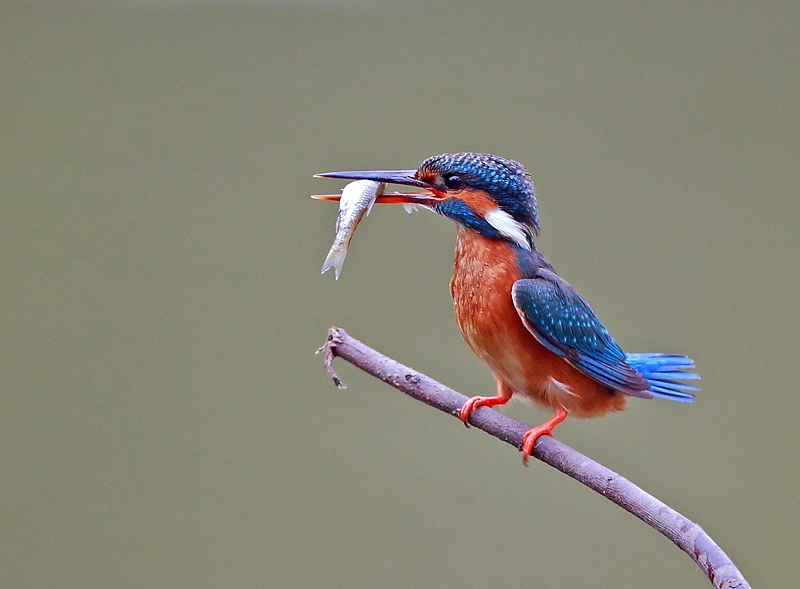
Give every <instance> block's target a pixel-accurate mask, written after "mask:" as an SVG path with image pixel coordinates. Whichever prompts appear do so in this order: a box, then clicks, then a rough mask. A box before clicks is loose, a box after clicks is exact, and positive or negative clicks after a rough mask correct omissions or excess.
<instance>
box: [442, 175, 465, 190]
mask: <svg viewBox="0 0 800 589" xmlns="http://www.w3.org/2000/svg"><path fill="white" fill-rule="evenodd" d="M444 185H445V187H446V188H447V189H448V190H461V189H462V188H464V180H462V179H461V176H459V175H458V174H448V175H447V176H445V177H444Z"/></svg>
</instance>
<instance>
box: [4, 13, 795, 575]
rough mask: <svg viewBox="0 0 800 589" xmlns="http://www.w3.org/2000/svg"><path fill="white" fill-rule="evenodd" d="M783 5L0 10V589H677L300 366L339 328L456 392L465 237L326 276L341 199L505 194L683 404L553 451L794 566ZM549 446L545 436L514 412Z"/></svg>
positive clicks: (426, 432) (529, 486) (505, 452)
mask: <svg viewBox="0 0 800 589" xmlns="http://www.w3.org/2000/svg"><path fill="white" fill-rule="evenodd" d="M798 23H800V5H798V4H797V3H794V2H785V3H779V2H774V3H768V4H757V3H753V2H731V3H725V4H724V5H723V4H711V3H694V2H665V3H644V4H643V3H641V2H636V1H633V0H631V1H625V0H623V1H619V2H613V3H589V2H558V3H554V2H553V3H551V2H514V1H512V0H498V1H495V2H491V3H471V4H470V3H460V2H447V1H444V2H439V3H436V4H435V5H432V4H431V3H427V2H405V3H393V2H388V1H386V2H380V1H373V2H370V1H368V0H364V1H362V2H350V1H348V0H341V1H336V2H333V1H332V2H324V1H322V0H320V1H316V2H315V1H297V2H291V1H288V0H287V1H278V0H276V1H272V2H256V1H254V0H253V1H250V2H237V1H233V0H231V1H227V2H225V1H205V2H202V1H191V0H183V1H177V0H176V1H173V2H168V1H158V0H152V1H148V2H138V1H135V0H129V1H126V0H117V1H111V0H109V1H105V2H104V1H101V0H97V1H94V2H91V1H85V2H50V3H46V2H36V3H33V2H31V3H15V2H4V3H2V4H1V5H0V52H1V53H2V59H1V60H0V72H1V75H2V84H1V85H0V97H1V98H0V99H1V100H2V109H0V130H1V131H2V133H0V169H1V170H2V174H0V194H1V196H0V199H1V200H0V207H2V213H0V240H2V246H1V247H0V256H1V257H2V260H0V330H1V332H2V338H0V346H2V350H1V353H0V394H1V395H2V410H0V420H1V421H0V468H1V469H2V477H0V485H2V497H3V501H2V506H1V507H0V521H1V522H2V525H1V526H0V550H1V551H2V554H3V557H2V562H0V585H2V586H4V587H20V588H27V587H82V588H86V587H187V588H189V587H192V588H196V587H449V586H459V587H486V586H493V587H510V586H537V587H554V588H573V587H586V586H592V587H609V588H610V587H635V588H644V587H647V588H650V587H697V588H703V587H708V586H710V585H709V584H708V580H707V579H705V578H704V577H703V575H702V574H701V573H700V572H699V570H698V569H697V568H696V567H695V565H694V564H693V563H692V562H691V561H690V560H689V558H687V557H686V556H685V555H684V554H682V553H681V552H680V551H679V550H678V549H677V548H676V547H675V546H673V545H672V544H671V543H670V542H669V541H667V540H665V539H664V538H663V537H661V536H659V535H658V534H657V533H655V532H654V531H653V530H651V529H650V528H648V527H647V526H645V525H644V524H642V523H641V522H639V521H638V520H636V519H634V518H633V517H632V516H630V515H628V514H626V513H624V512H622V511H621V510H620V509H618V508H617V507H615V506H613V505H612V504H610V503H609V502H608V501H606V500H604V499H602V498H601V497H599V496H597V495H595V494H594V493H592V492H590V491H589V490H587V489H585V488H583V487H581V486H580V485H579V484H577V483H576V482H574V481H573V480H571V479H569V478H567V477H565V476H563V475H561V474H559V473H557V472H555V471H554V470H552V469H551V468H549V467H547V466H545V465H543V464H541V463H534V464H533V465H532V467H531V468H529V469H525V468H523V467H522V466H521V464H520V457H519V454H518V453H517V452H516V451H515V450H514V449H513V448H511V447H509V446H505V445H503V444H501V443H500V442H498V441H496V440H494V439H492V438H489V437H488V436H486V435H485V434H483V433H481V432H479V431H477V430H466V429H465V428H464V427H463V426H462V425H461V424H460V423H459V422H458V421H457V420H455V419H452V418H450V417H448V416H446V415H443V414H441V413H438V412H436V411H434V410H432V409H430V408H427V407H425V406H423V405H422V404H420V403H417V402H413V401H411V400H410V399H408V398H406V397H404V396H403V395H401V394H400V393H397V392H396V391H394V390H393V389H391V388H389V387H388V386H387V385H384V384H382V383H380V382H378V381H376V380H374V379H372V378H370V377H367V376H365V375H364V374H362V373H360V372H359V371H357V370H356V369H354V368H352V367H350V366H348V365H346V364H345V363H344V362H339V363H338V364H337V367H338V370H339V374H340V376H342V378H343V379H344V381H345V382H346V383H347V384H348V385H349V388H348V389H347V390H346V391H340V390H337V389H336V388H334V386H333V385H332V383H331V382H330V379H329V378H328V375H327V373H326V372H325V370H324V369H323V367H322V363H321V358H320V357H319V356H315V355H314V350H315V349H316V348H317V347H318V346H320V345H321V344H322V343H323V342H324V340H325V335H326V330H327V328H328V327H329V326H330V325H332V324H336V325H340V326H342V327H344V328H346V329H347V330H348V331H349V332H350V333H351V334H352V335H353V336H355V337H358V338H360V339H362V340H363V341H365V342H366V343H368V344H370V345H371V346H373V347H376V348H377V349H379V350H381V351H382V352H384V353H386V354H388V355H391V356H393V357H394V358H396V359H398V360H400V361H401V362H404V363H406V364H409V365H411V366H413V367H415V368H416V369H418V370H421V371H424V372H426V373H427V374H429V375H431V376H432V377H434V378H437V379H439V380H441V381H442V382H444V383H446V384H448V385H450V386H452V387H454V388H456V389H459V390H461V391H462V392H464V393H465V394H468V395H475V394H486V393H487V392H493V390H494V388H493V382H492V379H491V376H490V374H489V371H488V370H487V369H486V368H485V367H484V366H483V364H482V363H481V362H480V361H479V360H478V359H477V358H476V357H474V356H473V355H472V353H471V352H470V351H469V350H468V348H467V347H466V345H465V344H464V343H463V342H462V340H461V337H460V335H459V333H458V330H457V328H456V325H455V321H454V318H453V314H452V303H451V301H450V299H449V294H448V283H449V279H450V273H451V265H452V258H453V245H454V228H453V226H452V223H451V222H450V221H448V220H446V219H443V218H440V217H437V216H435V215H432V214H429V213H425V212H419V213H415V214H413V215H411V216H408V215H406V214H405V213H404V212H403V210H402V209H401V208H399V207H388V206H387V207H376V208H375V210H374V211H373V213H372V216H371V217H369V219H368V220H366V221H365V222H364V223H363V224H362V225H361V227H360V229H359V231H358V233H357V235H356V236H355V239H354V240H353V244H352V247H351V249H350V254H349V256H348V258H347V263H346V264H345V267H344V271H343V273H342V277H341V279H340V280H339V281H338V282H335V281H334V279H333V275H332V273H330V274H326V275H324V276H320V274H319V269H320V266H321V264H322V261H323V259H324V257H325V254H326V252H327V250H328V247H329V246H330V243H331V240H332V239H333V234H334V219H335V215H336V206H335V205H333V204H331V203H320V202H315V201H312V200H311V199H310V198H309V195H310V194H314V193H325V192H336V191H338V190H339V189H340V188H341V187H342V185H343V182H337V181H334V180H319V179H313V178H312V174H314V173H316V172H323V171H329V170H340V169H368V168H390V169H391V168H413V167H416V166H417V165H418V164H419V163H420V162H421V161H422V160H423V159H424V158H426V157H428V156H430V155H434V154H437V153H440V152H446V151H467V150H474V151H487V152H491V153H496V154H499V155H503V156H505V157H509V158H513V159H517V160H519V161H521V162H523V163H524V164H525V165H526V166H527V167H528V169H529V170H530V171H531V173H532V174H533V177H534V180H535V181H536V183H537V189H538V196H539V202H540V214H541V219H542V230H543V231H542V237H541V238H540V239H539V241H538V245H539V247H540V249H542V250H543V252H544V253H545V255H547V256H548V257H549V259H550V260H551V262H552V263H553V264H554V265H555V266H556V268H557V269H558V270H559V271H560V273H561V274H562V275H563V276H564V277H565V278H566V279H567V280H569V281H570V282H571V283H572V284H573V285H574V286H575V287H576V288H577V289H578V290H579V291H580V292H581V293H582V294H583V295H584V296H585V297H586V298H587V299H588V300H589V301H590V302H591V304H592V305H593V307H594V309H595V310H596V311H597V312H598V314H599V315H600V316H601V317H602V318H603V320H604V322H605V323H606V324H607V325H608V326H609V328H610V329H611V331H612V333H613V334H614V335H615V337H616V338H617V339H618V341H619V342H620V343H621V345H622V346H623V347H624V348H625V349H626V350H628V351H664V352H676V353H683V354H687V355H691V356H692V357H694V358H695V359H696V361H697V365H698V368H699V371H700V372H701V374H702V376H703V381H702V386H703V390H702V392H701V394H700V396H699V398H698V402H697V403H696V404H695V405H694V406H685V405H681V404H677V403H667V402H659V401H652V402H646V401H639V400H635V399H634V400H631V402H630V403H629V410H628V411H627V412H625V413H622V414H617V415H613V416H610V417H606V418H604V419H600V420H592V421H580V420H568V421H567V423H565V424H564V425H563V426H561V427H560V428H559V430H558V437H559V438H560V439H561V440H562V441H564V442H566V443H568V444H570V445H572V446H573V447H575V448H576V449H578V450H580V451H581V452H584V453H586V454H588V455H589V456H591V457H592V458H594V459H596V460H599V461H600V462H602V463H604V464H605V465H606V466H608V467H609V468H611V469H613V470H615V471H618V472H620V473H621V474H623V475H624V476H626V477H628V478H630V479H631V480H632V481H634V482H635V483H637V484H639V485H641V486H642V487H643V488H644V489H646V490H648V491H649V492H651V493H653V494H655V495H656V496H658V497H659V498H660V499H662V500H664V501H665V502H667V503H668V504H670V505H671V506H673V507H675V508H676V509H678V510H679V511H681V512H682V513H684V514H685V515H686V516H688V517H689V518H692V519H694V520H695V521H697V522H699V523H700V524H701V525H702V526H703V527H704V528H705V529H706V530H707V531H708V532H709V533H710V534H711V536H712V537H713V538H714V539H715V540H716V541H717V542H719V543H720V545H721V546H722V547H723V549H725V550H726V551H727V552H728V553H729V554H730V556H731V557H732V558H733V559H734V561H735V562H736V563H737V564H738V566H739V567H740V568H741V570H742V571H743V572H744V574H745V576H746V577H747V578H748V580H749V581H750V582H751V583H752V584H753V585H754V586H763V587H777V586H786V583H787V582H788V581H787V580H788V579H790V578H794V577H795V576H796V575H795V569H796V559H797V547H798V546H799V545H800V517H799V516H800V514H799V513H798V511H800V510H799V509H798V502H797V488H798V486H800V469H798V468H797V456H798V452H800V441H799V438H798V434H797V428H796V420H797V415H798V413H800V395H798V387H797V378H796V375H795V373H794V371H795V370H796V368H797V366H798V364H800V357H799V356H800V355H799V354H798V351H799V350H800V344H798V335H797V334H798V333H799V332H800V308H799V306H798V297H797V293H798V288H799V287H800V275H799V273H798V254H800V236H799V235H798V230H797V224H798V219H800V204H798V198H797V194H798V190H799V189H800V173H799V172H798V169H799V168H798V161H799V160H800V147H799V146H798V137H800V115H799V114H798V113H799V112H800V111H799V110H798V96H800V67H799V65H798V64H800V37H798V35H797V27H798ZM507 411H508V413H510V414H511V415H513V416H514V417H516V418H519V419H522V420H524V421H526V422H528V423H531V424H535V423H539V422H541V421H542V420H544V419H545V418H546V417H548V415H546V414H544V413H541V412H538V411H536V410H534V409H532V408H530V407H527V406H525V405H522V404H519V405H515V406H513V407H511V408H510V409H508V410H507Z"/></svg>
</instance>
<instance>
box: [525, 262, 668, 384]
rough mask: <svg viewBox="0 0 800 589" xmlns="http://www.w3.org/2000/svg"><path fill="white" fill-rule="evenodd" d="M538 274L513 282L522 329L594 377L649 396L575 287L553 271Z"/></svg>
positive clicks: (621, 352)
mask: <svg viewBox="0 0 800 589" xmlns="http://www.w3.org/2000/svg"><path fill="white" fill-rule="evenodd" d="M537 275H538V277H537V278H530V279H522V280H517V281H516V282H515V283H514V287H513V289H512V293H511V294H512V297H513V299H514V306H515V307H516V308H517V312H518V313H519V316H520V317H521V318H522V322H523V323H524V324H525V327H527V328H528V331H530V332H531V333H532V334H533V336H534V337H535V338H536V339H537V340H538V341H539V343H541V344H542V345H543V346H544V347H546V348H547V349H548V350H550V351H551V352H553V353H555V354H558V355H559V356H561V357H562V358H564V359H565V360H566V361H567V362H569V363H570V364H572V365H573V366H574V367H575V368H577V369H578V370H580V371H581V372H583V373H584V374H586V375H587V376H590V377H592V378H593V379H595V380H596V381H598V382H600V383H602V384H604V385H605V386H607V387H609V388H611V389H613V390H615V391H621V392H623V393H627V394H629V395H633V396H635V397H645V398H650V397H652V396H653V395H652V393H651V392H650V390H649V389H650V385H649V383H648V382H647V379H646V378H645V377H644V375H642V373H640V372H638V371H636V370H634V369H633V368H632V367H631V366H630V365H629V364H628V363H627V362H626V356H625V352H623V351H622V349H621V348H620V347H619V345H618V344H617V342H615V341H614V338H612V337H611V334H610V333H608V330H607V329H606V328H605V326H604V325H603V324H602V323H601V322H600V319H599V318H598V317H597V315H595V313H594V311H592V308H591V307H590V306H589V305H588V303H587V302H586V301H584V300H583V298H582V297H581V295H579V294H578V293H577V292H576V291H575V289H574V288H572V287H571V286H570V285H569V284H568V283H567V282H566V281H565V280H564V279H563V278H561V277H560V276H558V275H557V274H556V273H555V272H552V271H550V270H546V269H540V270H539V271H538V273H537Z"/></svg>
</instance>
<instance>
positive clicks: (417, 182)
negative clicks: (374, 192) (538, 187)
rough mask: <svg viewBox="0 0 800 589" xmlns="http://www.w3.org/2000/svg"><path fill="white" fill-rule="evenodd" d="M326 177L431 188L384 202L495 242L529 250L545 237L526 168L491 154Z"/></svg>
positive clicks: (455, 156)
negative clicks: (420, 210)
mask: <svg viewBox="0 0 800 589" xmlns="http://www.w3.org/2000/svg"><path fill="white" fill-rule="evenodd" d="M319 176H322V177H326V178H347V179H353V180H359V179H366V180H375V181H379V182H388V183H391V184H402V185H406V186H415V187H419V188H423V189H425V192H417V193H387V194H384V195H383V196H380V197H378V200H377V202H379V203H381V202H383V203H411V204H418V205H422V206H425V207H428V208H430V209H432V210H434V211H435V212H437V213H439V214H441V215H444V216H446V217H450V218H451V219H453V220H454V221H456V222H457V223H459V224H461V225H463V226H464V227H467V228H469V229H472V230H474V231H477V232H479V233H481V234H482V235H484V236H486V237H489V238H492V239H505V240H507V241H510V242H512V243H514V244H516V245H517V246H519V247H522V248H525V249H531V247H532V246H533V236H534V235H538V234H539V218H538V216H537V213H536V195H535V190H534V185H533V182H532V181H531V178H530V175H529V174H528V172H527V170H525V168H524V167H523V166H522V164H520V163H518V162H515V161H513V160H508V159H505V158H502V157H499V156H496V155H491V154H487V153H473V152H465V153H445V154H442V155H437V156H433V157H430V158H428V159H426V160H425V161H424V162H422V164H420V166H419V168H417V169H416V170H397V171H385V170H380V171H355V172H329V173H326V174H319Z"/></svg>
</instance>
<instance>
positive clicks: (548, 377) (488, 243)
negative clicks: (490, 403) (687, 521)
mask: <svg viewBox="0 0 800 589" xmlns="http://www.w3.org/2000/svg"><path fill="white" fill-rule="evenodd" d="M520 278H522V276H520V274H519V269H518V264H517V259H516V254H515V253H514V251H513V250H512V249H511V247H510V245H509V244H508V243H507V242H505V241H502V240H496V239H487V238H485V237H483V236H481V235H480V234H478V233H477V232H475V231H472V230H470V229H466V228H464V227H461V226H459V228H458V239H457V242H456V256H455V269H454V273H453V279H452V280H451V282H450V293H451V295H452V297H453V305H454V307H455V313H456V320H457V321H458V326H459V329H460V330H461V335H462V336H463V337H464V340H465V341H466V342H467V345H469V347H470V348H471V349H472V351H473V352H475V354H477V356H478V357H479V358H480V359H481V360H483V361H484V362H485V363H486V364H487V365H488V366H489V368H490V369H491V370H492V373H493V374H494V376H495V378H496V379H497V380H499V381H501V382H503V383H505V384H506V385H507V386H508V387H509V388H510V389H511V390H512V391H514V393H515V394H516V395H518V396H520V397H523V398H525V399H528V400H530V401H532V402H534V403H535V404H536V405H538V406H540V407H543V408H550V409H552V410H554V411H555V410H557V409H558V408H559V407H564V408H565V409H567V411H569V412H570V414H571V415H574V416H576V417H595V416H599V415H603V414H605V413H608V412H609V411H619V410H621V409H623V408H624V406H625V396H624V395H623V394H622V393H611V392H609V390H608V389H607V388H606V387H605V386H603V385H601V384H600V383H598V382H596V381H595V380H593V379H591V378H590V377H588V376H586V375H585V374H583V373H582V372H580V371H579V370H578V369H576V368H574V367H573V366H572V365H570V364H569V363H567V362H566V361H565V360H564V359H562V358H561V357H559V356H557V355H556V354H554V353H553V352H551V351H550V350H548V349H547V348H545V347H544V346H542V345H541V344H540V343H539V342H538V341H537V340H536V338H535V337H534V336H533V335H532V334H531V333H530V332H529V331H528V330H527V328H526V327H525V325H524V324H523V323H522V320H521V319H520V317H519V314H518V313H517V310H516V308H515V307H514V303H513V301H512V299H511V288H512V286H513V284H514V282H516V281H517V280H519V279H520Z"/></svg>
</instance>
